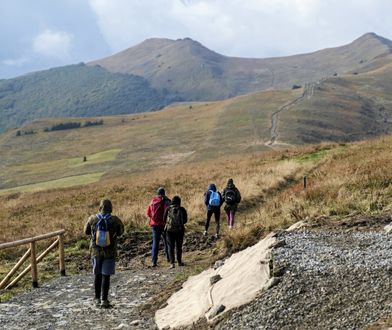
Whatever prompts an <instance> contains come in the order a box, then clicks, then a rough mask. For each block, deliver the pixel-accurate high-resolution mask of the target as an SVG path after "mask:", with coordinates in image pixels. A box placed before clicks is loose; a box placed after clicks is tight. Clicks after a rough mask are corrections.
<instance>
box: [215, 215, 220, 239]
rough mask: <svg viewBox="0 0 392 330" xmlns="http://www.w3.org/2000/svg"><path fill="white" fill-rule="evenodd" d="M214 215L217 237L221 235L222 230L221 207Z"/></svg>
mask: <svg viewBox="0 0 392 330" xmlns="http://www.w3.org/2000/svg"><path fill="white" fill-rule="evenodd" d="M214 216H215V224H216V235H215V236H216V237H217V238H218V237H219V232H220V209H217V210H215V211H214Z"/></svg>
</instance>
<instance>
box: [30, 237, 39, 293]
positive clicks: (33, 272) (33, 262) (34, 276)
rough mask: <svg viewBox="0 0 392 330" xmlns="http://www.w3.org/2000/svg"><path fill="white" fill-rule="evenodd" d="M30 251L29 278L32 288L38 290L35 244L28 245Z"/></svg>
mask: <svg viewBox="0 0 392 330" xmlns="http://www.w3.org/2000/svg"><path fill="white" fill-rule="evenodd" d="M30 249H31V253H30V255H31V277H32V280H33V282H32V284H33V288H38V270H37V258H36V251H35V242H31V243H30Z"/></svg>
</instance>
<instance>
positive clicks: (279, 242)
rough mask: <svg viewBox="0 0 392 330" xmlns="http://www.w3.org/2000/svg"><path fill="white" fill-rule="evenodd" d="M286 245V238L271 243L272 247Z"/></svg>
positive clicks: (276, 247)
mask: <svg viewBox="0 0 392 330" xmlns="http://www.w3.org/2000/svg"><path fill="white" fill-rule="evenodd" d="M285 245H286V240H284V239H281V240H278V241H276V242H275V243H273V244H272V245H271V248H272V249H278V248H280V247H283V246H285Z"/></svg>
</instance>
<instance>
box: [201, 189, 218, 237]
mask: <svg viewBox="0 0 392 330" xmlns="http://www.w3.org/2000/svg"><path fill="white" fill-rule="evenodd" d="M204 204H205V205H206V207H207V219H206V222H205V226H204V236H207V235H208V227H209V226H210V220H211V217H212V215H214V217H215V225H216V227H215V229H216V231H215V237H216V238H219V230H220V214H221V211H220V208H221V206H222V204H223V199H222V195H221V193H220V192H219V191H217V189H216V186H215V184H213V183H210V184H209V185H208V190H207V191H206V192H205V193H204Z"/></svg>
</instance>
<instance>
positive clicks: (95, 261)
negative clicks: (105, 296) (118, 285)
mask: <svg viewBox="0 0 392 330" xmlns="http://www.w3.org/2000/svg"><path fill="white" fill-rule="evenodd" d="M91 261H92V265H93V274H94V291H95V304H96V305H97V306H98V305H100V303H101V288H102V261H103V259H102V257H93V258H92V259H91Z"/></svg>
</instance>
